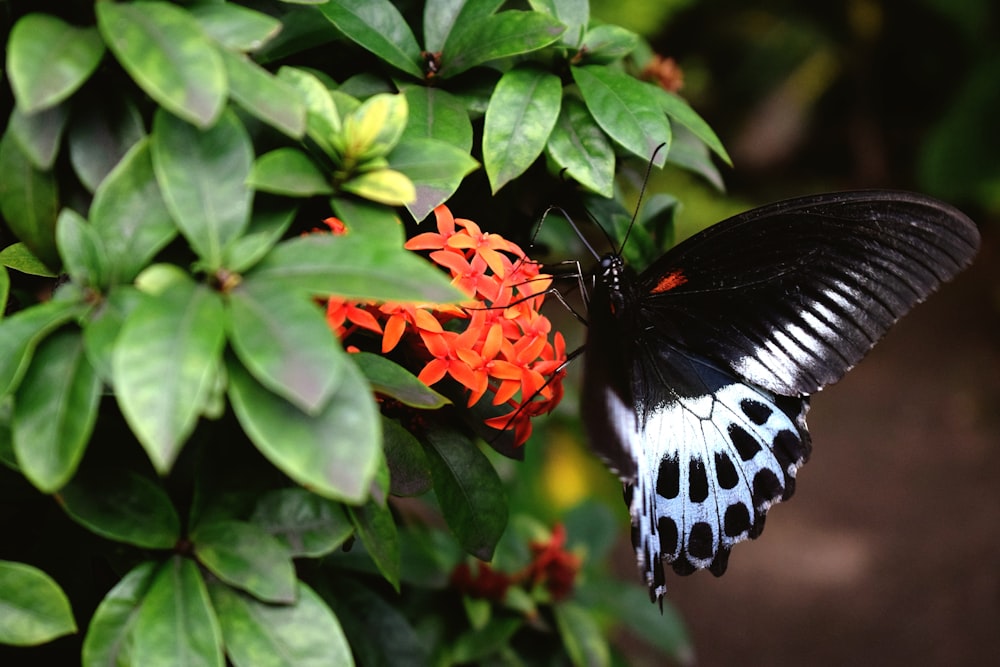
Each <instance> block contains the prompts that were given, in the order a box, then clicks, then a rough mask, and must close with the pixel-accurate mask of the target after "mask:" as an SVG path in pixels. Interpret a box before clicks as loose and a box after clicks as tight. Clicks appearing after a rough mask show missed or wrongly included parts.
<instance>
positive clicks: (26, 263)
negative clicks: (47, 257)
mask: <svg viewBox="0 0 1000 667" xmlns="http://www.w3.org/2000/svg"><path fill="white" fill-rule="evenodd" d="M0 265H2V266H9V267H10V268H12V269H14V270H15V271H20V272H21V273H26V274H28V275H29V276H42V277H43V278H55V277H56V274H54V273H52V271H51V270H50V269H49V267H47V266H45V265H44V264H42V262H41V261H40V260H39V259H38V258H37V257H35V256H34V255H32V254H31V251H30V250H28V246H26V245H24V244H23V243H12V244H10V245H9V246H7V247H6V248H4V249H3V250H0Z"/></svg>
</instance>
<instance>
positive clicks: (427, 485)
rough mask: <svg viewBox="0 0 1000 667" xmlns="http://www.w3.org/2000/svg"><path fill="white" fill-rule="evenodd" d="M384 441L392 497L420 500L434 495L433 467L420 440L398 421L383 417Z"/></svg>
mask: <svg viewBox="0 0 1000 667" xmlns="http://www.w3.org/2000/svg"><path fill="white" fill-rule="evenodd" d="M382 440H383V445H382V446H383V449H384V450H385V460H386V463H387V464H388V466H389V480H390V492H391V493H392V495H394V496H403V497H406V496H419V495H422V494H424V493H426V492H428V491H430V490H431V487H432V486H433V485H434V480H433V479H432V478H431V468H430V464H428V463H427V455H426V454H425V453H424V449H423V447H421V446H420V441H419V440H417V438H416V436H414V435H413V434H412V433H410V432H409V431H407V430H406V429H405V428H404V427H403V425H402V424H400V423H399V422H398V421H396V420H395V419H389V418H388V417H385V416H383V417H382Z"/></svg>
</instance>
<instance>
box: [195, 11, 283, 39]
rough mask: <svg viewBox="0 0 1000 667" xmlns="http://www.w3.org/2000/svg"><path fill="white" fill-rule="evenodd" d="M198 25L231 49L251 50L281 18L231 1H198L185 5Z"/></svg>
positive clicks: (269, 34)
mask: <svg viewBox="0 0 1000 667" xmlns="http://www.w3.org/2000/svg"><path fill="white" fill-rule="evenodd" d="M189 11H190V12H191V15H192V16H193V17H194V19H195V21H197V22H198V25H199V26H201V29H202V30H204V31H205V33H206V34H208V35H209V36H210V37H212V39H214V40H216V41H217V42H219V44H221V45H223V46H225V47H226V48H227V49H233V50H234V51H254V50H256V49H259V48H260V47H262V46H264V44H266V43H267V42H269V41H270V40H271V39H272V38H273V37H275V36H276V35H277V34H278V33H279V32H281V21H279V20H278V19H276V18H274V17H273V16H268V15H267V14H264V13H262V12H257V11H254V10H252V9H248V8H247V7H241V6H240V5H237V4H234V3H229V2H227V3H221V2H220V3H202V4H197V5H194V6H193V7H191V8H190V9H189Z"/></svg>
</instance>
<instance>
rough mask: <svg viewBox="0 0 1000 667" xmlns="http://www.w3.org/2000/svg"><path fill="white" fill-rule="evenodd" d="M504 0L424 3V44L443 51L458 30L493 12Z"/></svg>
mask: <svg viewBox="0 0 1000 667" xmlns="http://www.w3.org/2000/svg"><path fill="white" fill-rule="evenodd" d="M502 4H503V0H428V2H426V3H425V4H424V46H425V47H426V48H427V50H428V51H441V50H442V49H443V48H444V45H445V43H446V42H447V41H448V39H449V38H450V37H451V36H452V35H454V34H455V33H456V32H461V31H462V30H464V29H465V28H466V27H467V26H469V25H471V24H472V23H475V22H476V21H480V20H482V19H484V18H486V17H488V16H490V15H491V14H493V13H494V12H495V11H496V10H497V9H499V8H500V5H502Z"/></svg>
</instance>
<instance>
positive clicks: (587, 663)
mask: <svg viewBox="0 0 1000 667" xmlns="http://www.w3.org/2000/svg"><path fill="white" fill-rule="evenodd" d="M646 606H649V605H646ZM552 612H553V614H554V615H555V618H556V627H557V628H559V636H560V637H561V638H562V643H563V646H564V647H565V648H566V653H567V654H569V659H570V662H572V663H573V664H574V665H576V666H577V667H600V666H601V665H610V664H611V649H610V648H609V647H608V642H607V639H606V638H605V636H604V635H603V634H602V633H601V629H600V627H598V625H597V622H596V621H595V620H594V617H593V616H591V615H590V613H588V611H587V610H586V609H585V608H584V607H582V606H580V605H579V604H576V603H574V602H561V603H560V604H557V605H553V606H552Z"/></svg>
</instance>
